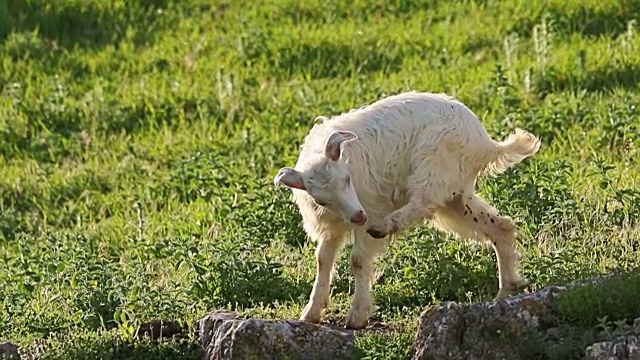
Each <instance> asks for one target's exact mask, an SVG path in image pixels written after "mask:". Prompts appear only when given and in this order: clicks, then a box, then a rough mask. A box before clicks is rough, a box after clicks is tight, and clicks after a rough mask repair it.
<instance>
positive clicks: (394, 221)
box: [367, 194, 437, 239]
mask: <svg viewBox="0 0 640 360" xmlns="http://www.w3.org/2000/svg"><path fill="white" fill-rule="evenodd" d="M436 208H437V206H436V205H435V204H434V203H432V202H431V201H430V200H429V197H428V196H426V195H424V194H420V195H411V197H410V198H409V202H408V203H407V204H406V205H405V206H403V207H401V208H400V209H398V210H396V211H394V212H392V213H391V214H389V215H387V216H386V217H385V218H384V224H383V225H382V226H377V225H373V226H371V227H370V228H369V229H368V230H367V233H368V234H369V235H371V237H373V238H375V239H382V238H384V237H385V236H388V235H392V234H395V233H397V232H399V231H401V230H404V229H406V228H408V227H410V226H412V225H413V224H415V223H418V222H421V221H424V220H426V219H429V218H431V217H432V216H433V214H434V213H435V210H436Z"/></svg>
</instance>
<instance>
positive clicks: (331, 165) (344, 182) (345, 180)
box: [273, 130, 367, 226]
mask: <svg viewBox="0 0 640 360" xmlns="http://www.w3.org/2000/svg"><path fill="white" fill-rule="evenodd" d="M357 138H358V137H357V136H356V134H354V133H352V132H350V131H343V130H337V131H334V132H332V133H331V134H330V135H329V137H328V139H327V142H326V144H325V147H324V153H323V154H321V155H312V156H310V157H308V158H307V159H305V160H304V161H303V162H302V163H300V164H299V165H298V166H297V168H298V169H294V168H291V167H283V168H282V169H280V171H278V174H277V175H276V176H275V178H274V180H273V182H274V184H275V185H276V186H282V185H283V186H287V187H289V188H291V189H297V190H300V191H306V192H307V194H309V196H310V197H311V198H312V199H313V201H314V202H315V203H316V204H317V205H318V206H321V207H323V208H325V209H327V210H329V211H332V212H335V213H337V214H340V216H341V217H342V218H343V219H345V220H346V221H348V222H351V223H352V224H354V225H359V226H362V225H364V224H365V223H366V222H367V214H366V212H365V211H364V209H363V208H362V205H361V204H360V200H359V199H358V195H357V194H356V190H355V188H354V187H353V183H352V182H351V174H350V173H349V169H348V168H347V165H346V164H345V162H344V159H343V157H342V149H343V145H344V144H345V143H347V142H349V141H353V140H356V139H357Z"/></svg>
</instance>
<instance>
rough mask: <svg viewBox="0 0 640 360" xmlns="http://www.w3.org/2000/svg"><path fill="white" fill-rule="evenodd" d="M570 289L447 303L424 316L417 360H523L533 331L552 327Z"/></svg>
mask: <svg viewBox="0 0 640 360" xmlns="http://www.w3.org/2000/svg"><path fill="white" fill-rule="evenodd" d="M565 290H566V287H555V286H553V287H548V288H545V289H543V290H542V291H540V292H536V293H532V294H521V295H517V296H513V297H510V298H507V299H505V300H502V301H497V302H489V303H475V304H471V305H461V304H457V303H454V302H447V303H445V304H444V305H443V306H441V307H439V308H435V309H430V310H427V311H425V312H423V313H422V315H421V316H420V319H419V327H418V332H417V335H416V340H415V342H414V344H413V348H412V350H411V358H412V359H414V360H437V359H451V360H454V359H465V360H475V359H478V360H479V359H509V360H516V359H519V358H525V357H526V356H525V355H524V354H523V355H520V354H521V353H520V351H521V350H522V347H523V344H526V343H528V342H529V341H528V340H529V338H530V335H531V331H532V330H545V329H548V328H550V327H551V324H552V317H553V308H554V304H555V300H556V299H557V297H558V295H559V294H560V293H562V292H564V291H565Z"/></svg>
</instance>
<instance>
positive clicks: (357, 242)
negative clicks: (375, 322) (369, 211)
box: [345, 229, 387, 329]
mask: <svg viewBox="0 0 640 360" xmlns="http://www.w3.org/2000/svg"><path fill="white" fill-rule="evenodd" d="M354 235H355V238H354V244H353V248H352V250H351V271H352V272H353V277H354V279H355V292H354V294H353V301H352V303H351V309H349V313H348V314H347V319H346V321H345V326H346V327H347V328H350V329H362V328H364V327H366V326H367V323H368V322H369V314H370V313H371V307H372V306H373V301H372V299H371V286H372V284H373V262H374V261H375V259H376V258H378V257H379V256H381V255H382V254H383V253H384V252H385V250H386V248H387V242H386V241H379V240H375V239H372V238H371V237H369V236H368V235H367V234H366V233H365V232H364V231H363V230H361V229H356V230H355V233H354Z"/></svg>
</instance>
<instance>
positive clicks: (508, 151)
mask: <svg viewBox="0 0 640 360" xmlns="http://www.w3.org/2000/svg"><path fill="white" fill-rule="evenodd" d="M538 150H540V139H538V138H537V137H536V136H535V135H533V134H531V133H530V132H528V131H526V130H522V129H516V130H515V132H514V133H513V134H511V135H509V136H508V137H507V138H506V139H505V140H503V141H501V142H496V147H495V152H494V155H493V159H492V161H491V162H489V164H488V165H487V166H486V168H485V169H484V171H483V172H484V173H486V174H489V175H497V174H499V173H501V172H503V171H505V170H507V169H509V168H510V167H512V166H514V165H516V164H518V163H520V162H521V161H522V160H524V159H525V158H527V157H529V156H532V155H534V154H535V153H537V152H538Z"/></svg>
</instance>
